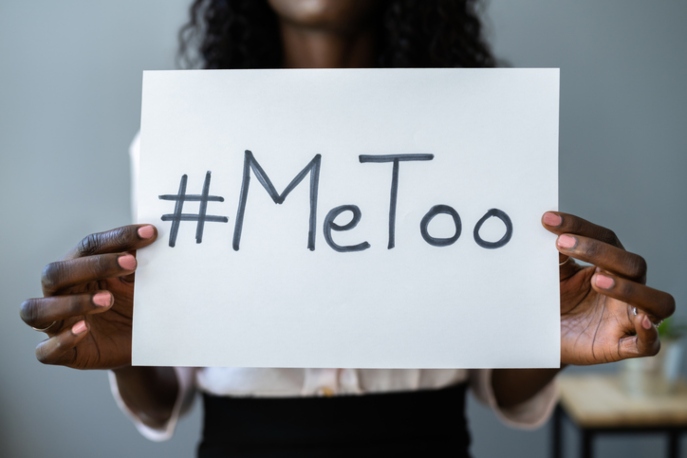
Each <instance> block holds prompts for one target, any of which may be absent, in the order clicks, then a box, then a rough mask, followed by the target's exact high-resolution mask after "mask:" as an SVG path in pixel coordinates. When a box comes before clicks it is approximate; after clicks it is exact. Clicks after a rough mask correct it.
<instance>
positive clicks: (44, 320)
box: [19, 291, 114, 329]
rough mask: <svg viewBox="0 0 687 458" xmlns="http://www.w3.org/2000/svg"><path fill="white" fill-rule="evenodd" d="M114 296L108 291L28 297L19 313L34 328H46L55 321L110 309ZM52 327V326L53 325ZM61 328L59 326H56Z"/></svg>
mask: <svg viewBox="0 0 687 458" xmlns="http://www.w3.org/2000/svg"><path fill="white" fill-rule="evenodd" d="M113 303H114V297H113V296H112V294H111V293H110V292H108V291H98V292H96V293H95V294H72V295H69V296H51V297H41V298H37V299H28V300H26V301H24V302H23V303H22V304H21V309H20V311H19V315H20V316H21V319H22V320H24V323H26V324H28V325H29V326H31V327H33V328H39V329H41V328H45V327H46V326H48V325H49V324H50V323H53V322H55V321H60V320H65V319H67V318H73V317H76V316H81V315H87V314H92V313H100V312H104V311H106V310H108V309H109V308H110V307H111V306H112V304H113ZM51 328H52V327H51ZM55 329H59V327H57V328H55Z"/></svg>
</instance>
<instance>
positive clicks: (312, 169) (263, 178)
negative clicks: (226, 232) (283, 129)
mask: <svg viewBox="0 0 687 458" xmlns="http://www.w3.org/2000/svg"><path fill="white" fill-rule="evenodd" d="M321 161H322V156H321V155H319V154H317V155H315V157H314V158H313V159H312V160H311V161H310V162H309V163H308V165H306V166H305V168H303V170H301V171H300V173H299V174H298V175H296V177H295V178H294V179H293V180H291V183H289V185H288V186H287V187H286V189H284V191H283V192H282V193H281V194H279V193H278V192H277V190H276V188H275V187H274V185H273V184H272V181H271V180H270V178H269V177H268V176H267V174H266V173H265V171H264V170H263V168H262V167H260V164H258V161H256V160H255V157H254V156H253V153H252V152H250V151H248V150H246V153H245V157H244V161H243V182H242V184H241V195H240V197H239V207H238V210H237V212H236V222H235V223H234V240H233V248H234V250H235V251H238V250H239V245H240V244H241V231H242V230H243V217H244V216H245V214H246V199H247V198H248V189H249V187H250V171H251V169H252V170H253V173H255V177H256V178H257V179H258V181H259V182H260V184H262V186H263V188H265V190H266V191H267V193H268V194H269V195H270V197H271V198H272V201H274V203H275V204H281V203H283V202H284V200H285V199H286V197H287V196H288V195H289V193H290V192H291V191H293V189H294V188H295V187H296V186H298V184H299V183H300V182H301V181H303V178H305V175H307V174H308V173H309V174H310V222H309V226H308V249H309V250H310V251H313V250H314V249H315V224H316V222H317V192H318V188H319V182H320V164H321Z"/></svg>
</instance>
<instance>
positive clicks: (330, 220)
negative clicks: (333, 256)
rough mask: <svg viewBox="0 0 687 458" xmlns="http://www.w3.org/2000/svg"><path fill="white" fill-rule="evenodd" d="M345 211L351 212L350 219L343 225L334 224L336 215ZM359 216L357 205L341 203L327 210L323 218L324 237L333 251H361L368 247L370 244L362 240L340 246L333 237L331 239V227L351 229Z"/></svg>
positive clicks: (355, 224)
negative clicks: (354, 243)
mask: <svg viewBox="0 0 687 458" xmlns="http://www.w3.org/2000/svg"><path fill="white" fill-rule="evenodd" d="M346 211H349V212H351V213H353V217H352V218H351V220H350V221H349V222H348V223H346V224H344V225H343V226H341V225H339V224H336V223H335V222H334V220H335V219H336V217H337V216H339V215H340V214H341V213H343V212H346ZM360 217H361V212H360V208H359V207H358V206H357V205H341V206H340V207H336V208H332V209H331V210H329V213H327V216H326V217H325V219H324V239H325V240H326V241H327V244H328V245H329V246H330V247H332V249H334V251H338V252H339V253H345V252H350V251H363V250H367V249H368V248H370V244H369V243H367V242H362V243H359V244H357V245H347V246H341V245H338V244H337V243H336V242H334V239H332V229H333V230H335V231H348V230H350V229H353V228H354V227H356V226H357V225H358V223H359V222H360Z"/></svg>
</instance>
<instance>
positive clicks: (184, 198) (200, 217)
mask: <svg viewBox="0 0 687 458" xmlns="http://www.w3.org/2000/svg"><path fill="white" fill-rule="evenodd" d="M187 181H188V176H187V175H182V177H181V182H180V183H179V192H178V193H177V194H163V195H161V196H158V197H159V198H160V199H161V200H174V201H176V204H175V205H174V213H170V214H166V215H162V221H171V222H172V228H171V229H170V231H169V246H171V247H173V246H174V245H175V244H176V241H177V233H178V232H179V224H180V223H181V221H197V224H196V243H201V242H202V241H203V229H204V227H205V222H206V221H209V222H212V223H226V222H228V221H229V218H227V217H226V216H215V215H208V214H207V209H208V202H224V198H223V197H220V196H211V195H209V194H210V172H209V171H208V172H207V173H206V174H205V182H204V183H203V193H202V194H200V195H198V194H186V182H187ZM184 202H200V206H199V209H198V214H189V213H182V210H183V209H184Z"/></svg>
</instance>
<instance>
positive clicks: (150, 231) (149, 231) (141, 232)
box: [136, 226, 155, 239]
mask: <svg viewBox="0 0 687 458" xmlns="http://www.w3.org/2000/svg"><path fill="white" fill-rule="evenodd" d="M136 232H138V236H139V237H141V238H142V239H149V238H151V237H152V236H153V235H155V228H153V226H143V227H139V228H138V231H136Z"/></svg>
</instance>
